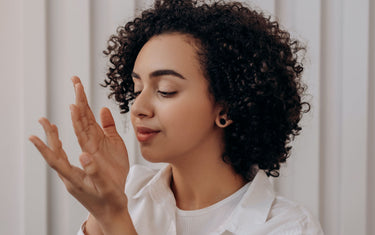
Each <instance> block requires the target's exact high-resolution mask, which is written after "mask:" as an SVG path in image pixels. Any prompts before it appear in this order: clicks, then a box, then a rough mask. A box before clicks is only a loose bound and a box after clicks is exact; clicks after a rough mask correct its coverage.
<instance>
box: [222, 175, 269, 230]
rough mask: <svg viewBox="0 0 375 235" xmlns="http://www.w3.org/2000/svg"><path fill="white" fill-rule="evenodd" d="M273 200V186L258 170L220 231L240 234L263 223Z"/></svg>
mask: <svg viewBox="0 0 375 235" xmlns="http://www.w3.org/2000/svg"><path fill="white" fill-rule="evenodd" d="M274 200H275V192H274V190H273V185H272V184H271V182H270V181H269V179H268V177H267V175H266V173H265V172H264V171H263V170H259V171H258V173H257V174H256V176H255V178H254V179H253V181H252V182H251V184H250V187H249V189H248V190H247V191H246V193H245V195H244V196H243V197H242V199H241V201H240V203H239V204H238V206H237V207H236V208H235V209H234V211H233V213H232V215H231V216H230V218H229V219H228V220H227V223H225V224H223V226H222V227H221V230H228V231H230V232H232V233H235V234H242V233H241V231H242V230H244V231H246V230H248V227H251V226H254V225H256V224H263V223H265V222H266V221H267V218H268V216H269V213H270V210H271V206H272V203H273V201H274Z"/></svg>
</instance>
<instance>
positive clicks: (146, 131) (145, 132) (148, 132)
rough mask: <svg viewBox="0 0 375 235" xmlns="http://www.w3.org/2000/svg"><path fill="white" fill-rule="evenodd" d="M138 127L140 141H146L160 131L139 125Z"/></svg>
mask: <svg viewBox="0 0 375 235" xmlns="http://www.w3.org/2000/svg"><path fill="white" fill-rule="evenodd" d="M136 129H137V133H136V135H137V139H138V141H139V142H146V141H148V140H150V139H151V138H152V137H154V136H155V135H157V134H158V133H159V132H160V131H159V130H154V129H151V128H147V127H137V128H136Z"/></svg>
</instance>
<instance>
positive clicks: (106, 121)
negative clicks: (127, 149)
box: [100, 108, 118, 137]
mask: <svg viewBox="0 0 375 235" xmlns="http://www.w3.org/2000/svg"><path fill="white" fill-rule="evenodd" d="M100 121H101V123H102V128H103V132H104V134H105V135H107V136H109V137H112V136H117V135H118V133H117V131H116V125H115V120H114V119H113V117H112V114H111V111H109V109H108V108H102V109H101V110H100Z"/></svg>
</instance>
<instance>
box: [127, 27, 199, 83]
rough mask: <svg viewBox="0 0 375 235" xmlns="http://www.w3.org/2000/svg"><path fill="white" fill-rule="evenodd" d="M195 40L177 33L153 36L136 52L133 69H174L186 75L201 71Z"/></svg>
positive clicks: (140, 71)
mask: <svg viewBox="0 0 375 235" xmlns="http://www.w3.org/2000/svg"><path fill="white" fill-rule="evenodd" d="M195 41H196V40H194V39H193V38H192V37H191V36H188V35H183V34H179V33H171V34H162V35H157V36H154V37H152V38H151V39H150V40H149V41H148V42H147V43H146V44H145V45H144V46H143V47H142V49H141V50H140V52H139V53H138V56H137V59H136V61H135V64H134V71H136V72H137V73H143V72H145V73H147V72H149V71H155V70H159V69H175V70H177V71H179V72H180V73H183V74H185V75H186V76H188V77H189V76H190V75H196V74H195V73H201V70H200V67H201V65H200V63H199V60H198V54H197V50H198V49H197V46H196V44H195Z"/></svg>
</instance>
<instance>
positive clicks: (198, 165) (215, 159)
mask: <svg viewBox="0 0 375 235" xmlns="http://www.w3.org/2000/svg"><path fill="white" fill-rule="evenodd" d="M207 141H208V142H210V140H207ZM215 143H216V144H215ZM217 143H220V142H219V141H214V140H213V141H212V143H206V144H202V147H201V148H198V149H197V151H194V152H191V153H190V154H189V156H184V157H181V158H178V159H179V160H178V161H176V162H173V163H171V166H172V181H171V189H172V191H173V193H174V196H175V199H176V204H177V207H178V208H180V209H182V210H196V209H201V208H204V207H208V206H210V205H212V204H215V203H216V202H219V201H221V200H223V199H224V198H226V197H228V196H230V195H231V194H233V193H234V192H236V191H237V190H238V189H240V188H241V187H242V186H243V185H245V184H246V181H245V180H244V179H243V178H242V177H241V176H240V175H238V174H237V173H236V172H235V171H234V170H233V168H232V166H230V165H229V164H227V163H225V162H224V161H223V160H222V156H221V155H222V152H223V147H222V146H218V145H217Z"/></svg>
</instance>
